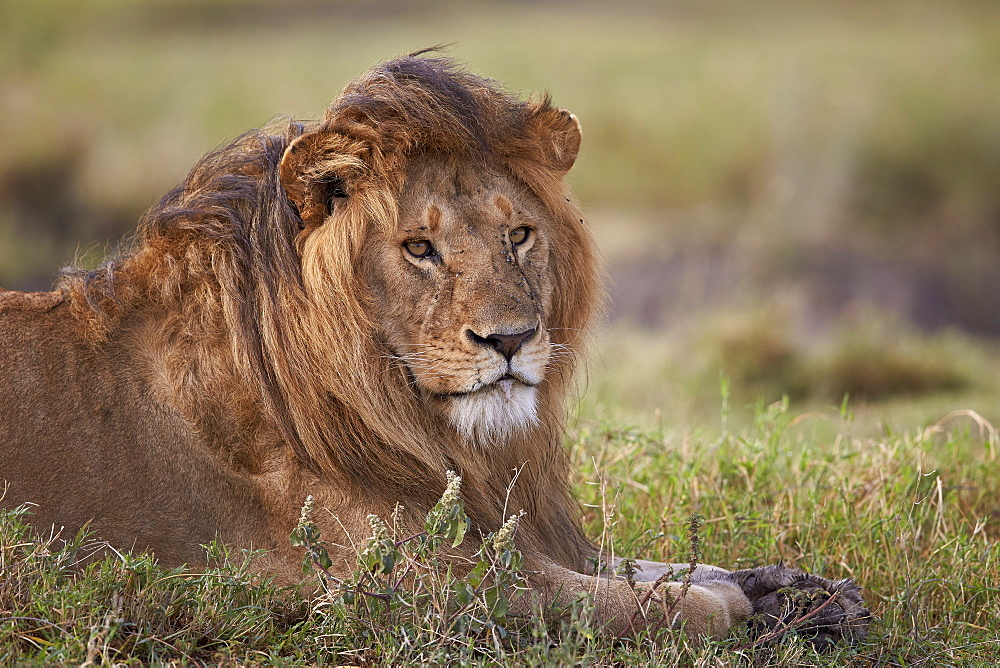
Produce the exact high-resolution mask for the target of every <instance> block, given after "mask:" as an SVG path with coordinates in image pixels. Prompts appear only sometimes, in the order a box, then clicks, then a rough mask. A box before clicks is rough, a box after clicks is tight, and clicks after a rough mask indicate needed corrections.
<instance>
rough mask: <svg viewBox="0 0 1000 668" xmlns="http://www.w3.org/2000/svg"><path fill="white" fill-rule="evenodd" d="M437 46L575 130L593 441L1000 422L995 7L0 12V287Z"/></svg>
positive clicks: (231, 6) (161, 5)
mask: <svg viewBox="0 0 1000 668" xmlns="http://www.w3.org/2000/svg"><path fill="white" fill-rule="evenodd" d="M436 44H452V46H451V47H449V53H450V54H451V55H452V56H454V57H456V58H458V59H459V60H462V61H465V62H467V63H469V64H470V66H471V67H472V69H474V70H475V71H477V72H479V73H482V74H485V75H487V76H490V77H493V78H495V79H498V80H499V81H501V82H503V83H504V84H505V85H506V86H507V87H508V88H510V89H513V90H518V91H523V92H524V93H525V94H528V93H530V92H533V91H545V90H549V91H551V93H552V95H553V97H554V99H555V101H556V102H557V103H558V104H559V105H560V106H564V107H567V108H569V109H571V110H572V111H574V112H575V113H576V114H577V115H578V116H579V118H580V119H581V121H582V124H583V128H584V144H583V148H582V154H581V157H580V159H579V162H578V163H577V166H576V167H575V168H574V170H573V171H572V172H571V173H570V177H571V180H572V182H573V185H574V187H575V190H576V193H577V194H578V196H579V197H580V199H581V200H582V202H583V205H584V207H585V210H586V211H587V213H588V215H589V219H590V222H591V224H592V225H593V227H594V229H595V230H596V232H597V234H598V237H599V238H600V241H601V245H602V247H603V249H604V253H605V256H606V258H607V261H608V265H609V271H610V275H611V278H612V287H611V296H612V302H611V307H610V309H609V323H608V326H607V327H606V328H605V333H604V335H603V336H602V339H601V341H600V344H599V346H598V353H599V354H598V355H597V362H596V363H595V365H594V366H593V369H592V371H591V373H590V377H589V380H588V383H587V385H588V393H587V398H586V399H585V400H584V403H583V407H582V409H581V411H582V414H583V415H584V416H585V417H587V419H610V420H617V421H624V422H626V423H636V424H650V423H652V424H656V425H659V426H664V425H667V426H671V427H673V426H677V427H685V426H692V425H698V424H701V423H703V421H704V420H706V419H708V420H715V421H716V422H717V421H718V416H719V410H720V402H723V398H722V396H723V395H727V394H728V396H729V397H730V398H729V399H728V400H727V401H726V403H727V406H728V407H726V408H724V409H723V410H726V411H729V410H733V411H736V412H739V410H740V408H741V407H742V406H745V405H748V404H753V403H755V402H758V401H762V402H772V401H776V400H779V399H781V398H782V397H783V396H787V397H789V399H790V401H791V402H792V403H793V405H794V406H796V407H801V409H802V410H812V409H816V410H827V411H828V412H829V411H833V412H834V413H837V412H843V413H846V412H853V411H860V410H862V409H863V410H865V411H867V413H868V414H872V415H875V416H877V420H878V421H879V422H880V424H891V423H893V421H896V422H898V423H901V424H908V423H910V422H912V421H913V420H917V421H922V420H929V421H933V420H934V419H936V418H939V417H941V416H943V415H945V414H947V413H948V412H949V411H951V410H956V409H968V410H974V411H976V412H978V413H980V414H982V415H984V416H986V417H987V418H988V419H991V420H994V421H1000V404H998V401H997V399H998V398H1000V390H998V385H1000V382H998V378H1000V345H998V337H1000V3H997V2H995V0H949V2H921V1H920V0H912V1H908V2H888V1H887V2H878V3H872V2H869V1H866V0H843V1H841V2H836V3H829V2H802V1H801V0H787V1H783V0H773V1H772V0H766V1H760V2H752V3H751V2H745V1H742V0H676V1H674V0H655V1H648V2H642V1H637V0H635V1H633V0H618V1H616V2H614V3H610V2H588V1H583V2H565V1H556V0H552V1H538V0H536V1H533V2H529V1H523V2H489V3H487V2H474V1H468V2H461V3H459V2H436V1H433V0H424V1H422V2H405V1H404V0H369V1H365V2H347V1H340V0H329V1H320V0H281V1H279V0H202V1H198V2H196V1H194V0H92V1H91V2H77V1H75V0H33V1H32V2H22V1H20V0H0V113H2V116H3V118H4V122H3V123H2V124H0V147H2V148H0V285H2V286H4V287H6V288H16V289H31V290H43V289H48V288H49V287H50V286H51V285H52V284H53V281H54V280H55V278H56V276H57V272H58V268H59V267H60V266H63V265H65V264H68V263H72V262H77V263H82V264H94V263H96V262H98V261H99V260H100V258H102V257H103V256H104V255H106V254H107V253H110V252H114V250H115V248H116V245H117V242H118V240H119V239H121V238H122V237H123V235H127V234H128V233H129V232H130V231H131V230H132V229H133V228H134V225H135V223H136V221H137V219H138V217H139V216H140V214H141V213H142V211H143V210H144V209H145V208H146V207H148V206H149V205H150V204H152V203H153V202H154V201H155V200H156V199H157V198H158V197H159V196H160V195H162V194H163V193H165V192H166V191H167V190H168V189H169V188H170V187H172V186H173V185H175V184H176V183H178V182H179V181H180V180H181V179H182V178H183V176H184V174H185V172H186V170H187V169H188V168H189V167H190V166H191V165H192V164H193V162H194V161H195V160H196V159H197V158H198V156H199V155H201V154H202V153H204V152H205V151H207V150H208V149H210V148H212V147H213V146H215V145H217V144H219V143H221V142H223V141H225V140H226V139H227V138H231V137H233V136H235V135H237V134H239V133H240V132H242V131H244V130H246V129H249V128H251V127H258V126H261V125H263V124H265V123H267V122H268V121H269V120H270V119H271V118H273V117H274V116H275V115H279V114H280V115H289V116H293V117H298V118H314V117H316V116H318V115H319V114H321V113H322V111H323V109H324V108H325V106H326V105H327V104H328V103H329V102H330V100H331V99H332V98H333V97H334V96H335V95H336V94H337V92H338V91H339V89H340V87H341V86H342V85H343V84H344V83H345V82H346V81H347V80H349V79H350V78H352V77H354V76H356V75H357V74H359V73H360V72H361V71H363V70H364V69H365V68H367V67H368V66H370V65H372V64H373V63H375V62H377V61H379V60H382V59H385V58H387V57H391V56H394V55H399V54H402V53H406V52H409V51H412V50H416V49H420V48H423V47H427V46H432V45H436ZM720 388H725V389H724V390H720ZM845 396H846V397H848V400H847V401H846V402H845V401H844V398H845ZM840 409H843V410H840ZM872 409H875V410H874V412H872ZM908 421H909V422H908Z"/></svg>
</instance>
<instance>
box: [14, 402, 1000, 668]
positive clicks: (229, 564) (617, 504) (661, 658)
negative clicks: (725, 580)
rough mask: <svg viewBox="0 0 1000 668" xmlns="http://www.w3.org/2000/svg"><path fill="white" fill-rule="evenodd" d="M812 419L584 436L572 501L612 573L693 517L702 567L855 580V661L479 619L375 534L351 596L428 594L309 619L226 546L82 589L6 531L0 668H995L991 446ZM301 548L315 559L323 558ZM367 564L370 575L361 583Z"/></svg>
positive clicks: (675, 547) (95, 579)
mask: <svg viewBox="0 0 1000 668" xmlns="http://www.w3.org/2000/svg"><path fill="white" fill-rule="evenodd" d="M731 400H732V399H730V398H727V401H731ZM819 417H820V416H816V415H810V414H805V415H803V414H796V413H794V412H792V411H791V410H789V408H788V404H787V403H786V402H778V403H776V404H771V405H764V404H759V405H758V406H757V407H756V409H755V410H754V411H753V414H752V420H751V423H750V424H749V425H748V426H747V427H746V428H743V429H740V430H739V431H731V430H730V429H729V428H727V427H726V426H725V421H723V423H721V424H720V423H719V422H716V424H715V427H714V428H712V429H705V430H699V431H692V432H687V433H682V434H672V433H669V432H663V431H659V430H656V429H640V428H635V427H624V426H619V425H615V424H614V423H612V422H608V421H605V422H592V421H590V420H586V419H581V420H580V423H579V425H578V427H577V428H576V429H575V430H574V432H573V434H572V435H571V437H570V442H569V446H570V447H571V449H572V454H573V457H574V458H575V460H576V462H577V469H576V470H577V472H578V473H577V474H576V478H575V480H574V486H575V487H576V490H577V492H578V494H579V495H580V497H581V499H582V500H583V503H584V506H585V516H584V517H585V522H586V525H587V526H588V527H589V529H590V532H591V535H593V536H595V537H598V536H599V537H601V540H602V541H603V542H605V543H606V544H608V545H610V546H613V548H614V549H615V551H616V553H617V554H623V555H632V556H637V557H645V558H652V559H667V560H671V559H673V560H679V559H684V558H685V557H686V554H687V552H688V550H689V549H690V548H689V540H690V539H689V537H688V535H687V529H686V525H687V518H688V516H689V515H690V514H691V513H698V514H700V515H701V516H702V517H704V518H705V523H704V527H703V528H702V529H701V533H700V539H701V550H702V552H703V561H704V562H706V563H716V564H720V565H726V566H730V567H748V566H753V565H760V564H765V563H776V562H779V561H781V562H783V563H785V564H789V565H794V566H797V567H800V568H803V569H806V570H809V571H815V572H819V573H823V574H824V575H826V576H829V577H853V578H855V579H856V580H857V581H858V582H860V583H861V584H862V585H863V586H864V588H865V591H866V596H867V601H868V603H869V606H870V608H871V609H872V612H873V613H874V614H875V617H876V619H875V622H874V624H873V626H872V632H871V636H870V637H869V638H868V640H866V641H865V643H863V644H862V646H860V647H858V648H856V649H853V650H852V649H846V648H842V649H841V650H839V652H837V653H835V654H833V655H826V656H819V655H815V654H813V653H812V650H811V649H809V648H808V647H806V646H805V645H804V644H803V643H802V642H800V641H798V640H797V639H795V638H788V639H786V640H784V641H783V642H781V643H779V644H778V645H777V646H774V647H758V646H754V644H753V642H752V640H750V639H748V638H747V637H746V636H745V635H744V634H743V632H737V633H736V634H735V635H734V637H732V638H729V639H726V640H723V641H719V642H712V643H708V644H707V645H705V646H702V647H695V646H692V645H690V644H689V643H687V642H685V641H683V639H679V638H678V637H676V636H662V637H660V638H655V639H654V638H645V637H643V638H640V639H638V641H613V640H611V639H608V638H606V637H604V636H602V635H601V634H600V633H598V632H597V631H596V630H595V629H594V628H593V627H592V626H590V625H589V623H588V622H587V609H586V607H585V606H583V607H580V608H577V609H573V610H570V611H563V612H562V613H561V616H560V615H554V614H553V612H552V611H542V610H540V611H539V612H538V613H537V614H536V615H535V616H534V617H533V618H531V619H514V618H510V617H507V616H505V614H504V608H503V607H502V605H501V606H498V597H497V591H494V592H493V595H492V598H491V596H490V594H488V593H487V592H488V591H489V590H490V588H489V587H486V586H483V587H479V588H477V587H476V585H475V581H472V585H471V586H472V589H469V587H470V584H469V582H467V581H457V580H456V579H455V578H451V577H449V576H448V574H447V572H446V571H445V570H443V569H442V568H441V567H440V566H441V565H440V564H438V563H437V562H436V561H435V560H434V557H433V554H432V552H430V551H429V548H428V547H427V546H426V545H424V546H421V545H420V544H410V543H409V542H407V541H403V542H402V543H397V542H394V541H393V540H389V541H388V543H386V542H385V540H384V538H385V536H386V535H387V534H386V533H385V532H386V530H387V529H386V527H385V526H384V525H382V529H378V528H377V527H376V529H375V530H374V533H375V535H376V539H374V540H373V541H372V542H371V543H370V544H369V546H368V548H367V549H366V550H365V551H364V553H363V562H364V563H365V564H366V568H362V569H361V570H359V573H358V574H356V575H355V582H354V583H353V584H352V585H351V586H352V587H354V590H355V591H357V590H358V589H362V588H363V589H365V590H367V591H369V592H375V593H379V592H381V593H382V594H385V592H388V591H390V590H391V587H389V585H390V584H391V583H392V582H393V581H394V580H393V578H398V576H399V573H400V572H401V569H402V566H400V564H411V565H412V564H417V570H418V571H419V572H421V573H424V575H421V576H420V578H422V579H418V580H417V584H416V585H415V589H416V591H417V593H416V594H413V593H407V594H405V595H400V596H399V597H398V598H393V599H392V602H391V604H390V603H388V602H387V603H385V605H383V604H382V602H380V601H378V600H374V599H372V598H370V597H365V596H354V597H348V598H345V597H344V596H343V594H342V593H341V594H340V595H339V597H338V596H333V597H331V598H320V599H319V600H318V601H317V602H313V603H308V602H306V601H305V600H304V599H303V598H302V597H301V595H300V594H299V593H298V592H295V591H280V590H277V589H276V588H274V587H273V586H271V585H270V584H269V583H267V582H266V581H260V580H259V579H257V578H255V577H253V576H251V575H250V574H248V572H247V571H246V569H245V563H246V559H245V556H244V555H240V554H239V553H233V552H226V551H225V550H224V549H223V548H221V547H219V546H212V547H210V554H211V560H210V566H209V568H207V569H198V570H184V569H177V570H166V569H162V568H159V567H157V566H156V565H155V563H154V562H153V561H152V559H151V558H149V557H148V556H145V555H128V554H117V553H111V554H109V555H108V556H105V557H104V558H101V559H98V560H97V561H91V562H83V563H85V564H86V565H84V566H82V567H81V566H80V565H79V564H80V563H81V558H82V557H83V556H85V555H86V553H87V552H88V550H93V549H94V546H93V545H92V544H90V543H88V542H87V541H86V540H85V539H82V538H78V539H77V540H76V541H72V542H71V543H70V545H69V546H67V547H65V548H60V547H58V546H57V545H56V544H55V543H53V542H52V541H51V539H45V538H38V537H37V536H34V535H33V534H32V533H31V531H30V529H28V528H27V527H26V526H25V524H24V519H25V518H24V516H23V514H22V513H17V512H15V513H10V514H7V515H5V517H4V519H3V523H2V532H3V533H2V536H0V538H2V539H0V546H2V547H0V571H2V574H3V577H2V580H0V662H3V663H8V664H9V663H82V662H85V661H95V662H96V661H104V662H126V663H128V662H133V663H134V662H167V661H181V662H184V663H203V664H215V663H220V662H237V663H244V662H249V663H259V664H267V665H285V664H291V665H297V664H311V663H318V664H324V665H326V664H329V665H334V664H342V663H350V664H366V665H367V664H372V663H376V664H382V663H388V664H392V665H415V664H427V663H463V664H495V663H499V664H510V663H515V662H516V663H519V664H523V663H525V662H530V663H533V664H544V665H564V664H567V663H574V664H575V663H582V664H613V663H641V664H647V665H691V664H694V665H733V666H743V665H772V664H782V665H788V664H795V665H819V666H823V665H826V666H835V665H836V666H839V665H848V664H850V665H872V664H879V665H884V664H887V665H945V664H947V665H992V664H993V663H995V662H996V661H997V660H1000V587H998V585H997V582H996V579H995V577H994V575H995V573H996V572H998V570H1000V548H998V545H997V538H998V536H1000V529H998V526H1000V525H998V521H1000V514H998V512H1000V511H998V506H997V505H996V498H998V495H1000V459H998V452H997V449H998V448H1000V442H998V439H997V434H996V432H995V431H994V430H993V429H992V427H990V426H989V425H988V424H987V423H986V422H985V421H978V422H977V421H975V420H973V419H971V418H975V417H976V416H975V415H974V414H962V415H955V416H952V417H951V418H950V419H949V420H947V421H945V422H942V423H941V424H940V425H935V426H932V427H929V428H924V429H919V430H910V431H902V432H891V433H884V434H882V435H880V436H877V437H859V436H857V435H855V433H854V432H855V424H854V419H853V417H852V416H851V415H850V413H849V412H848V411H845V412H844V413H843V414H841V413H839V412H832V413H830V414H827V415H824V416H822V418H823V419H822V420H820V419H819ZM817 425H820V426H821V428H819V429H817ZM437 517H438V518H439V520H440V518H442V517H445V518H446V520H444V521H438V523H437V524H436V525H435V526H437V527H438V528H437V529H433V530H431V531H430V532H429V534H430V535H431V536H432V537H433V536H435V535H437V536H439V538H438V543H441V542H443V541H444V540H449V539H451V538H455V537H458V536H457V534H456V532H455V531H454V527H455V523H456V522H457V521H458V520H456V519H455V518H457V517H460V514H459V515H456V514H455V513H453V512H452V511H451V510H449V509H448V508H445V509H444V510H443V511H439V512H438V515H437ZM447 518H450V519H447ZM385 519H386V521H388V522H390V524H391V518H385ZM380 531H381V532H382V534H381V535H382V536H383V539H382V541H381V542H380V541H379V540H378V539H377V536H378V535H379V532H380ZM449 532H450V533H449ZM422 540H423V539H422ZM305 542H306V543H307V544H309V543H312V544H319V543H320V542H321V537H317V536H313V538H312V539H310V541H305ZM487 544H488V545H493V543H492V542H491V541H490V540H487ZM387 546H388V547H387ZM431 547H433V545H431ZM484 549H486V548H484ZM504 549H506V550H507V551H506V552H505V551H504ZM304 554H305V553H304ZM515 554H516V553H515ZM505 555H506V556H505ZM387 559H388V561H387ZM364 560H367V561H364ZM369 562H370V563H369ZM481 562H482V564H481V565H482V569H489V568H492V569H494V571H493V572H494V573H505V574H506V575H505V577H508V578H510V580H509V582H507V586H513V585H514V584H516V582H517V574H516V566H517V561H516V558H514V557H512V553H511V552H510V548H503V549H500V550H499V551H498V550H496V549H495V546H494V548H490V549H487V550H486V551H485V552H483V553H482V556H481ZM372 564H379V566H378V567H377V568H376V569H375V570H374V571H372V570H371V566H372ZM382 564H389V566H388V567H385V568H383V566H382ZM393 568H395V570H393ZM81 569H82V570H81ZM421 569H422V570H421ZM373 572H374V573H375V576H376V577H375V578H374V579H373V575H372V573H373ZM380 573H381V575H380ZM431 574H433V575H431ZM338 591H339V590H338ZM406 591H412V588H411V589H406ZM503 591H505V592H509V591H510V589H507V588H503ZM387 600H388V599H387ZM442 620H445V621H442Z"/></svg>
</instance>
